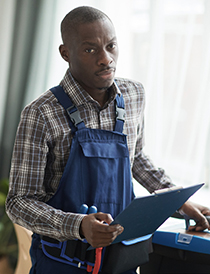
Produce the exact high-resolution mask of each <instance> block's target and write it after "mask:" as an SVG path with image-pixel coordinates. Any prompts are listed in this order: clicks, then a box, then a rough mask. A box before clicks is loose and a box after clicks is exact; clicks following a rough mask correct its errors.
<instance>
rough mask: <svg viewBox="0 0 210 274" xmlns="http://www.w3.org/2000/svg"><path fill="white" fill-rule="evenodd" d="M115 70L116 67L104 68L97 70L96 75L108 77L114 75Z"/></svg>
mask: <svg viewBox="0 0 210 274" xmlns="http://www.w3.org/2000/svg"><path fill="white" fill-rule="evenodd" d="M114 72H115V68H108V69H103V70H101V71H99V72H97V73H96V75H97V76H100V77H108V76H111V75H113V74H114Z"/></svg>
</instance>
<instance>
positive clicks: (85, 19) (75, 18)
mask: <svg viewBox="0 0 210 274" xmlns="http://www.w3.org/2000/svg"><path fill="white" fill-rule="evenodd" d="M104 19H108V20H110V18H109V17H108V16H107V15H106V14H105V13H103V12H102V11H100V10H98V9H96V8H93V7H89V6H81V7H77V8H75V9H73V10H71V11H70V12H69V13H68V14H67V15H66V16H65V17H64V19H63V20H62V22H61V36H62V40H63V42H64V43H65V42H66V41H67V37H68V36H69V34H70V32H71V31H72V33H73V31H74V30H75V29H76V26H78V25H80V24H86V23H93V22H94V21H97V20H104ZM110 22H111V20H110Z"/></svg>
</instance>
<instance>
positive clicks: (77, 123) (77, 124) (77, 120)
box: [50, 85, 85, 133]
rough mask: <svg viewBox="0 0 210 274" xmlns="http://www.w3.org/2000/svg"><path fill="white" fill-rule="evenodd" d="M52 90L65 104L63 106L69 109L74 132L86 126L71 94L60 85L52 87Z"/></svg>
mask: <svg viewBox="0 0 210 274" xmlns="http://www.w3.org/2000/svg"><path fill="white" fill-rule="evenodd" d="M50 90H51V92H52V93H53V94H54V95H55V97H56V98H57V99H58V102H59V103H60V104H61V105H62V106H63V108H64V109H65V110H66V111H67V113H68V116H69V118H70V119H69V125H70V127H71V130H72V132H73V133H74V132H75V131H76V130H77V129H81V128H85V124H84V122H83V120H82V119H81V117H80V113H79V110H78V109H77V108H76V106H75V105H74V104H73V103H72V101H71V99H70V98H69V96H68V95H67V94H66V93H65V91H64V90H63V88H62V87H61V86H60V85H59V86H56V87H53V88H51V89H50Z"/></svg>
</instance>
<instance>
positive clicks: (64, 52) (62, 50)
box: [59, 45, 69, 63]
mask: <svg viewBox="0 0 210 274" xmlns="http://www.w3.org/2000/svg"><path fill="white" fill-rule="evenodd" d="M59 51H60V54H61V56H62V58H63V59H64V60H65V61H66V62H68V63H69V50H68V48H67V47H66V46H65V45H60V47H59Z"/></svg>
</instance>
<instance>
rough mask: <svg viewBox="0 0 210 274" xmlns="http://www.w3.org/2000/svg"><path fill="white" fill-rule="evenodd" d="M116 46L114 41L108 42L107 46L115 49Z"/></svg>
mask: <svg viewBox="0 0 210 274" xmlns="http://www.w3.org/2000/svg"><path fill="white" fill-rule="evenodd" d="M116 47H117V44H116V43H111V44H109V46H108V48H110V49H115V48H116Z"/></svg>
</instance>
